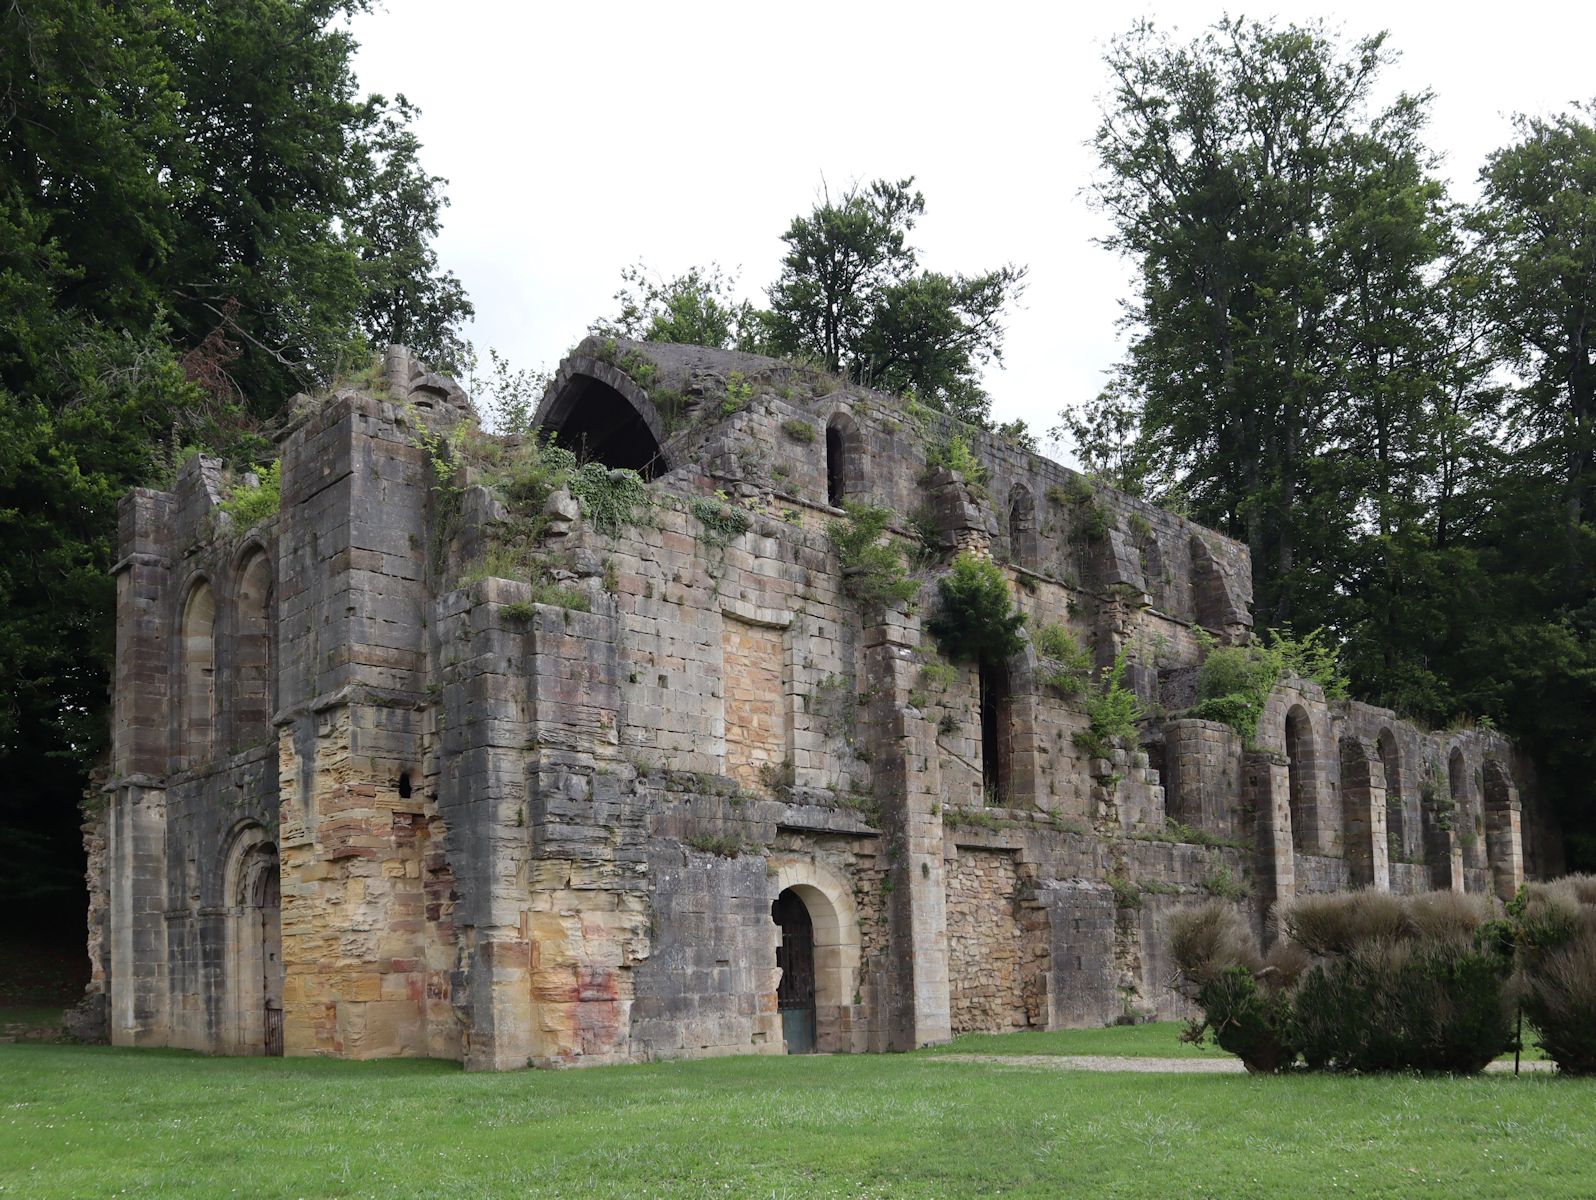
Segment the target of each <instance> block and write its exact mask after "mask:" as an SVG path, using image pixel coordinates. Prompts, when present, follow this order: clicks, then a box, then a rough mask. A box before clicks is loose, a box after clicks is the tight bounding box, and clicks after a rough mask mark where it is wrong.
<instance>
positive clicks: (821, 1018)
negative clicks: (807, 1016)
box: [770, 859, 863, 1053]
mask: <svg viewBox="0 0 1596 1200" xmlns="http://www.w3.org/2000/svg"><path fill="white" fill-rule="evenodd" d="M772 865H773V866H775V867H776V871H775V874H774V875H773V876H772V877H771V881H770V882H771V889H772V891H771V900H772V903H773V905H774V904H775V903H777V902H779V901H781V900H782V899H783V898H784V897H785V898H787V901H786V902H787V903H788V904H791V903H792V902H793V901H799V902H801V903H802V904H803V908H804V914H805V915H807V916H808V918H809V926H810V939H811V942H810V944H811V947H812V951H813V972H814V983H813V995H814V1049H816V1050H819V1051H821V1052H822V1053H844V1052H848V1051H852V1050H855V1049H862V1048H863V1047H862V1045H855V1034H856V1032H857V1033H859V1034H862V1033H863V1030H860V1029H857V1026H858V1024H859V1022H858V1021H857V1020H856V1018H857V1015H858V1004H857V996H858V986H859V983H858V981H859V919H858V914H857V911H856V909H855V907H854V902H853V892H852V890H851V889H850V888H849V886H848V885H847V884H846V883H845V882H844V881H843V880H842V879H840V878H838V877H837V876H836V875H834V874H832V873H831V872H830V871H828V870H826V869H825V868H823V867H820V866H817V865H816V864H815V863H813V862H811V861H808V860H805V859H789V860H786V861H780V860H777V859H772ZM798 924H800V925H801V921H800V922H798ZM782 928H784V927H781V926H778V925H777V924H776V923H775V921H774V920H773V921H772V925H771V934H772V941H773V944H775V945H779V944H780V939H781V936H782V933H781V931H782ZM778 994H779V985H778Z"/></svg>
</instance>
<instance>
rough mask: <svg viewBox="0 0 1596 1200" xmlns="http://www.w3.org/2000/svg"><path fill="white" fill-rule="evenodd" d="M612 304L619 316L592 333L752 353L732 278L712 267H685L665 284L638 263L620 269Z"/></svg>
mask: <svg viewBox="0 0 1596 1200" xmlns="http://www.w3.org/2000/svg"><path fill="white" fill-rule="evenodd" d="M615 300H616V302H617V303H618V304H619V305H620V311H619V312H618V313H617V314H616V315H615V316H614V317H610V318H605V319H603V320H599V321H596V322H594V324H593V332H594V333H596V334H599V335H601V336H605V337H610V338H629V339H631V340H633V341H641V342H674V343H677V344H679V345H684V346H710V347H713V348H714V349H716V350H726V349H733V348H735V349H740V350H751V349H754V346H753V343H752V339H753V337H754V332H755V322H754V313H753V308H752V306H751V305H750V304H749V303H748V302H747V301H746V300H739V299H738V298H737V277H736V276H735V275H727V274H726V273H725V272H724V271H722V270H721V268H720V266H719V264H717V263H710V264H709V266H707V267H691V268H689V269H688V271H687V272H686V274H683V275H677V276H675V277H673V278H671V279H666V278H664V277H663V276H661V275H660V274H659V273H658V272H655V271H650V270H649V269H648V268H647V267H646V266H645V265H644V264H643V263H638V264H636V265H635V266H630V267H626V268H625V269H623V270H622V271H621V289H620V290H619V291H618V292H616V293H615Z"/></svg>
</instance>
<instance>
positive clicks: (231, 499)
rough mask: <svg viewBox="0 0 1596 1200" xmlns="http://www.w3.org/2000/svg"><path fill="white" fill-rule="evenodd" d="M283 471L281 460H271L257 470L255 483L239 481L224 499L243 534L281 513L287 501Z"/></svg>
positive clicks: (234, 523)
mask: <svg viewBox="0 0 1596 1200" xmlns="http://www.w3.org/2000/svg"><path fill="white" fill-rule="evenodd" d="M282 471H283V464H282V462H281V460H279V461H276V462H271V463H268V464H267V465H266V466H264V467H262V468H261V469H260V470H259V471H257V472H256V473H255V480H256V482H255V483H254V484H253V485H251V484H247V483H241V484H239V485H238V486H237V487H235V488H234V489H233V490H232V491H231V492H229V493H228V495H227V499H225V500H223V501H222V505H221V507H222V511H223V512H224V513H226V514H227V515H228V516H230V517H232V518H233V528H234V529H236V530H237V531H238V532H239V533H243V532H244V531H245V530H249V529H253V528H254V527H255V526H257V525H259V524H260V523H261V522H262V521H265V520H268V519H269V518H271V517H275V516H276V515H277V510H278V509H279V508H281V507H282V500H283V488H282V478H283V475H282Z"/></svg>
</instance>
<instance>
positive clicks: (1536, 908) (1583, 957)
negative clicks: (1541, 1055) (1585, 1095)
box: [1512, 875, 1596, 1075]
mask: <svg viewBox="0 0 1596 1200" xmlns="http://www.w3.org/2000/svg"><path fill="white" fill-rule="evenodd" d="M1512 908H1513V912H1514V916H1515V926H1516V928H1515V941H1516V943H1517V959H1518V980H1519V984H1520V991H1521V996H1522V1003H1523V1006H1524V1015H1525V1016H1526V1017H1528V1018H1529V1021H1530V1024H1531V1025H1532V1026H1534V1028H1535V1031H1536V1034H1537V1035H1538V1036H1537V1038H1536V1041H1537V1042H1538V1044H1539V1045H1540V1047H1541V1048H1542V1049H1543V1050H1545V1051H1546V1053H1547V1055H1548V1056H1549V1057H1550V1058H1551V1059H1552V1060H1553V1061H1554V1062H1556V1063H1557V1067H1558V1070H1560V1071H1565V1072H1567V1073H1568V1074H1570V1075H1593V1074H1596V877H1592V876H1589V875H1577V876H1569V877H1568V878H1566V879H1559V880H1557V881H1556V882H1555V883H1550V884H1531V885H1529V886H1528V887H1526V888H1524V889H1523V890H1522V891H1521V892H1520V893H1519V896H1518V898H1517V899H1516V900H1515V901H1514V903H1513V906H1512Z"/></svg>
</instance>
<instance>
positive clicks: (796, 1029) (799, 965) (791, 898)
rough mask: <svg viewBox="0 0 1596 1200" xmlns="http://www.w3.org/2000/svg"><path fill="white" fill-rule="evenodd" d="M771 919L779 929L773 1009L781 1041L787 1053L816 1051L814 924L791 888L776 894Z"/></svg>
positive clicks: (800, 899) (771, 908)
mask: <svg viewBox="0 0 1596 1200" xmlns="http://www.w3.org/2000/svg"><path fill="white" fill-rule="evenodd" d="M770 919H771V920H772V921H774V922H775V923H776V924H777V925H778V926H779V927H780V928H781V941H780V942H779V943H778V945H777V947H776V966H777V967H778V968H780V970H781V979H780V981H779V982H778V983H777V985H776V1010H777V1012H779V1013H780V1014H781V1035H782V1040H784V1041H785V1042H786V1043H787V1053H788V1054H812V1053H813V1052H814V1050H815V1041H816V1029H815V1016H816V1012H815V1008H816V1005H815V924H814V921H813V919H812V918H811V917H810V915H809V909H808V908H807V907H806V906H805V904H804V902H803V899H802V898H801V897H800V896H799V895H798V893H797V892H795V891H794V890H793V889H792V888H788V889H786V890H785V891H784V892H782V893H781V895H779V896H777V897H776V899H775V901H774V903H772V904H771V906H770Z"/></svg>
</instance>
